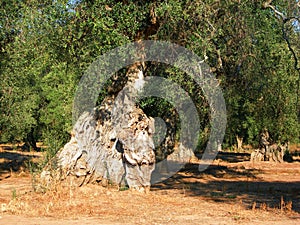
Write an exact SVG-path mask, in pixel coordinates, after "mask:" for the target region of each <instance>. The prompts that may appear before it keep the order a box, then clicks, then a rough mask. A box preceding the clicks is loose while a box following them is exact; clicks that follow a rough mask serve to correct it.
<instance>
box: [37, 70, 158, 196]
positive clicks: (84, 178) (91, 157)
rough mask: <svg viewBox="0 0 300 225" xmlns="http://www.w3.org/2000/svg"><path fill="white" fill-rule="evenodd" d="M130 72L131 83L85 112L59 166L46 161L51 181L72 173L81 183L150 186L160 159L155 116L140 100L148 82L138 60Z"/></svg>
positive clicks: (45, 174)
mask: <svg viewBox="0 0 300 225" xmlns="http://www.w3.org/2000/svg"><path fill="white" fill-rule="evenodd" d="M127 77H128V83H127V85H126V86H125V87H124V88H123V90H122V91H121V92H119V93H118V95H112V96H108V97H106V98H105V99H104V101H103V102H102V104H101V106H99V107H97V108H95V109H93V110H92V111H91V112H85V113H84V114H83V115H81V117H80V118H79V120H78V121H77V123H76V124H75V126H74V129H73V133H72V138H71V140H70V141H69V142H68V143H67V144H66V145H65V146H64V148H63V149H62V150H61V151H59V152H58V154H57V156H56V159H57V169H56V170H55V171H51V170H50V169H49V167H48V168H47V167H46V168H45V170H44V171H43V173H42V179H43V180H44V181H47V182H48V184H49V182H51V181H53V180H64V179H66V178H67V177H68V176H72V177H73V178H74V180H76V181H77V182H76V183H77V185H78V186H80V185H82V184H84V183H91V182H101V183H102V184H104V185H105V184H107V182H110V183H111V184H115V185H118V186H120V185H122V184H124V185H125V184H127V185H128V186H129V187H130V188H134V189H138V190H147V189H149V187H150V180H151V173H152V171H153V170H154V164H155V154H154V143H153V139H152V136H153V133H154V119H153V118H149V117H148V116H147V115H146V114H145V113H144V112H143V111H142V110H141V109H140V108H138V107H137V105H136V102H135V98H134V96H135V94H136V93H137V89H140V88H142V87H143V74H142V71H141V70H139V69H138V65H134V66H132V68H130V69H129V70H128V74H127ZM53 173H55V175H54V174H53Z"/></svg>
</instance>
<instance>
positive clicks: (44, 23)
mask: <svg viewBox="0 0 300 225" xmlns="http://www.w3.org/2000/svg"><path fill="white" fill-rule="evenodd" d="M0 6H1V8H0V17H1V21H0V78H1V83H0V141H1V142H12V141H25V142H29V144H32V145H34V142H35V141H37V140H41V141H43V142H45V143H46V144H47V145H49V146H52V147H53V148H54V149H58V148H59V147H60V146H62V144H63V143H65V142H66V140H67V139H68V137H69V135H70V131H71V128H72V104H73V98H74V93H75V91H76V87H77V84H78V82H79V81H80V78H81V77H82V76H83V74H84V72H85V70H86V69H87V67H88V66H89V65H90V63H92V62H93V61H94V60H95V59H96V58H97V57H98V56H100V55H101V54H103V53H105V52H107V51H109V50H111V49H113V48H115V47H118V46H120V45H123V44H126V43H130V42H133V41H138V40H165V41H170V42H173V43H177V44H179V45H182V46H184V47H186V48H187V49H189V50H191V51H193V52H194V53H196V54H197V55H199V56H200V57H202V58H203V59H205V62H206V63H207V64H208V65H209V66H210V68H211V70H212V72H213V73H214V75H215V76H216V78H217V79H218V81H219V83H220V85H221V87H222V89H223V93H224V97H225V100H226V106H227V116H228V124H227V130H226V135H225V140H224V145H226V146H227V147H229V146H232V145H234V144H235V142H236V140H235V138H236V136H238V137H242V138H243V140H244V142H245V143H249V144H256V143H257V141H258V139H257V136H258V134H259V133H260V131H261V130H262V129H263V128H267V129H269V131H270V133H271V135H272V138H273V140H276V141H286V140H289V141H291V142H299V132H300V126H299V121H300V119H299V114H300V112H299V111H300V110H299V109H300V108H299V101H300V100H299V93H300V92H299V82H300V81H299V78H300V45H299V40H300V39H299V37H300V22H299V20H300V19H299V15H300V12H299V11H300V5H299V1H297V0H292V1H288V0H274V1H264V0H244V1H240V0H226V1H215V0H201V1H198V0H197V1H191V0H181V1H175V0H165V1H163V0H154V1H141V0H138V1H133V0H120V1H115V0H95V1H89V0H77V1H67V0H56V1H51V0H39V1H37V0H27V1H19V0H14V1H9V0H3V1H2V2H1V3H0ZM147 66H148V68H149V69H148V73H149V74H151V75H156V76H164V77H166V78H168V79H171V80H173V81H176V82H177V83H178V84H179V85H181V86H182V87H183V88H184V89H185V90H187V91H188V92H189V94H190V95H191V96H192V98H193V100H194V102H195V104H196V107H197V109H198V112H199V118H200V120H201V126H202V131H201V134H200V142H201V143H202V144H203V143H205V139H206V138H207V135H208V133H209V106H208V105H207V102H206V101H205V99H203V98H204V96H203V93H202V91H201V88H200V87H198V86H197V85H195V82H193V81H192V80H191V79H190V78H189V77H188V76H187V75H186V74H184V73H183V72H182V71H179V70H178V69H176V68H172V67H169V66H167V65H160V64H158V63H157V64H155V63H149V64H147ZM102 94H105V93H102ZM145 101H146V102H143V103H142V104H141V105H142V106H144V107H145V108H146V109H147V112H148V113H150V114H152V115H162V114H163V110H164V109H165V108H164V107H163V106H166V107H167V108H168V107H169V106H168V104H167V103H163V104H162V103H161V102H160V103H159V104H158V103H155V102H154V101H153V99H148V100H145ZM201 143H200V145H199V146H201Z"/></svg>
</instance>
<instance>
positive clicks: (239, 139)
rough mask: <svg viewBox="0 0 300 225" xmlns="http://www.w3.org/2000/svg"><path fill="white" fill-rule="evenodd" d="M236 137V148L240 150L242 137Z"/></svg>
mask: <svg viewBox="0 0 300 225" xmlns="http://www.w3.org/2000/svg"><path fill="white" fill-rule="evenodd" d="M235 137H236V142H237V149H238V150H242V149H243V138H242V137H239V136H238V135H236V136H235Z"/></svg>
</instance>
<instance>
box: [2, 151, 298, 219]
mask: <svg viewBox="0 0 300 225" xmlns="http://www.w3.org/2000/svg"><path fill="white" fill-rule="evenodd" d="M245 157H248V156H247V155H236V154H234V155H232V154H231V155H230V154H228V155H227V154H225V155H223V156H222V155H220V156H219V158H218V159H217V160H216V161H215V162H214V164H213V165H211V166H210V167H209V168H208V169H207V170H206V171H204V172H201V173H200V172H198V170H197V168H198V164H197V163H195V164H189V165H187V166H186V168H185V169H184V170H182V171H181V172H179V173H177V174H175V175H174V176H173V177H171V178H169V179H168V180H166V181H164V182H162V183H158V184H156V185H153V187H152V189H151V192H150V193H148V194H141V193H136V192H132V191H129V190H127V191H118V190H115V189H113V188H103V187H99V186H96V185H87V186H84V187H81V188H77V189H73V188H70V187H69V186H64V187H61V186H60V187H57V188H55V189H53V190H51V191H47V192H45V193H37V192H34V191H33V187H35V184H34V183H33V182H32V179H31V177H30V175H29V173H28V172H26V171H25V172H20V171H16V172H13V173H9V174H8V173H4V172H2V173H0V207H1V208H0V224H7V225H9V224H22V225H23V224H41V225H44V224H45V225H46V224H47V225H48V224H66V225H68V224H175V225H176V224H177V225H179V224H201V223H203V224H249V225H250V224H260V225H261V224H272V225H274V224H275V225H277V224H284V225H292V224H293V225H294V224H300V214H299V213H300V163H299V162H295V163H282V164H276V163H268V162H262V163H256V164H251V163H250V162H242V161H243V160H244V159H245ZM0 166H1V165H0ZM2 166H3V165H2Z"/></svg>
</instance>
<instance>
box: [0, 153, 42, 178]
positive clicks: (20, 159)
mask: <svg viewBox="0 0 300 225" xmlns="http://www.w3.org/2000/svg"><path fill="white" fill-rule="evenodd" d="M10 150H11V149H8V150H6V149H5V150H4V151H1V152H0V180H2V178H3V177H2V176H3V175H5V174H7V173H10V172H17V171H24V170H26V169H28V164H29V162H30V164H31V166H36V165H37V164H38V163H37V162H35V161H37V160H33V159H38V158H39V156H37V155H33V154H30V153H28V154H25V153H21V152H15V151H10Z"/></svg>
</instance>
